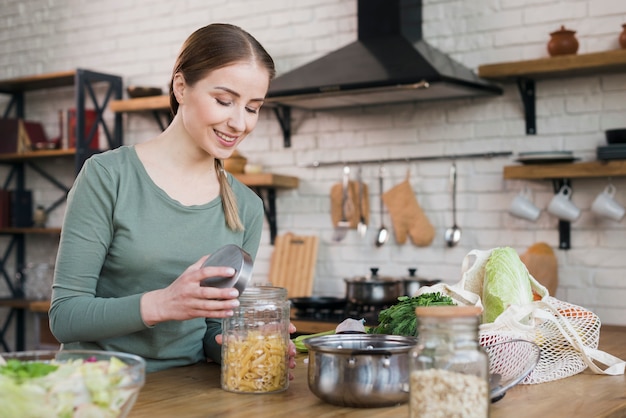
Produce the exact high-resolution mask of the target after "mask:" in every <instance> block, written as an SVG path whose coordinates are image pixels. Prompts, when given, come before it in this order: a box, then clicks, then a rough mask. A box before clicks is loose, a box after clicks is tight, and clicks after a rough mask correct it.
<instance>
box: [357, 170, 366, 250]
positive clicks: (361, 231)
mask: <svg viewBox="0 0 626 418" xmlns="http://www.w3.org/2000/svg"><path fill="white" fill-rule="evenodd" d="M361 171H362V170H361V167H359V171H358V178H357V181H358V187H359V200H358V202H359V223H358V225H357V227H356V229H357V231H358V233H359V235H360V236H361V238H363V237H365V234H367V222H366V220H365V213H364V209H365V208H364V207H363V206H364V199H365V195H364V193H363V191H364V190H363V188H364V184H363V179H362V176H361Z"/></svg>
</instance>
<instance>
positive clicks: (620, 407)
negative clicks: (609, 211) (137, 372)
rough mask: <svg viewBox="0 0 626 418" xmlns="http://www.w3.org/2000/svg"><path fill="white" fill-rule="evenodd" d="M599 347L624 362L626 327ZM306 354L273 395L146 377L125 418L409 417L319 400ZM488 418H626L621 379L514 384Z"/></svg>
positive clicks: (204, 369)
mask: <svg viewBox="0 0 626 418" xmlns="http://www.w3.org/2000/svg"><path fill="white" fill-rule="evenodd" d="M600 348H601V349H602V350H604V351H606V352H608V353H610V354H613V355H614V356H617V357H620V358H622V359H626V328H625V327H611V326H604V327H602V331H601V333H600ZM305 358H306V356H305V355H299V356H298V359H297V360H298V361H297V366H296V369H295V370H294V371H293V372H294V375H295V379H294V380H292V381H291V382H290V385H289V389H287V390H286V391H284V392H281V393H277V394H264V395H245V394H235V393H229V392H226V391H223V390H222V389H221V388H220V379H219V366H218V365H216V364H204V363H203V364H197V365H194V366H188V367H180V368H174V369H169V370H164V371H161V372H156V373H151V374H148V376H147V379H146V385H145V386H144V388H143V389H142V391H141V393H140V394H139V399H138V400H137V403H136V404H135V406H134V408H133V410H132V411H131V413H130V415H129V417H130V418H142V417H143V418H157V417H184V418H194V417H208V416H212V417H226V418H228V417H233V418H235V417H237V418H238V417H241V416H244V415H245V416H251V417H254V418H266V417H267V418H281V417H285V418H294V417H316V418H333V417H338V416H341V417H344V418H378V417H381V418H382V417H391V416H399V417H406V416H408V405H407V404H405V405H400V406H396V407H390V408H369V409H362V408H341V407H337V406H333V405H330V404H327V403H325V402H323V401H321V400H319V399H318V398H317V397H315V395H313V393H312V392H311V391H310V390H309V388H308V385H307V368H306V364H305V363H304V359H305ZM490 416H491V418H505V417H506V418H516V417H520V418H526V417H530V416H540V417H550V418H572V417H584V418H616V417H626V376H599V375H594V374H591V373H588V372H587V371H585V372H583V373H580V374H578V375H576V376H572V377H569V378H566V379H561V380H558V381H555V382H550V383H542V384H538V385H518V386H516V387H515V388H513V389H512V390H510V391H509V392H508V393H507V394H506V395H505V397H504V398H503V399H502V400H500V401H499V402H496V403H494V404H492V408H491V413H490Z"/></svg>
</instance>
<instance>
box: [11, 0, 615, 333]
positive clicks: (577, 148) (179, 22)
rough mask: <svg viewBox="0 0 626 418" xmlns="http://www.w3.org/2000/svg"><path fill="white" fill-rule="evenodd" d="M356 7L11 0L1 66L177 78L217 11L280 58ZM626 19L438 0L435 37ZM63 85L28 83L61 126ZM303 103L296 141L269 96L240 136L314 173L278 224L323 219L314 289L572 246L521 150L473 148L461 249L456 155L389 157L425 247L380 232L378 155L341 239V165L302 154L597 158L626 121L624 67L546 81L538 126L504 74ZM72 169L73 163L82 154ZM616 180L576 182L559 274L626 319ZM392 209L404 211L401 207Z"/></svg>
mask: <svg viewBox="0 0 626 418" xmlns="http://www.w3.org/2000/svg"><path fill="white" fill-rule="evenodd" d="M355 13H356V1H355V0H306V1H305V0H303V1H298V2H290V1H287V0H263V1H261V0H246V1H244V0H231V1H228V2H226V1H224V0H212V1H207V0H203V1H192V0H186V1H178V2H168V1H165V0H150V1H147V0H144V1H135V2H127V1H124V0H108V1H106V2H105V1H92V2H84V1H81V2H79V1H76V0H75V1H70V0H64V1H63V0H61V1H58V2H54V3H50V2H41V1H37V0H30V1H17V0H4V2H3V7H1V8H0V54H1V56H2V60H1V61H0V78H9V77H17V76H24V75H31V74H38V73H45V72H52V71H61V70H67V69H71V68H76V67H84V68H89V69H94V70H98V71H106V72H111V73H114V74H119V75H121V76H123V78H124V82H125V85H132V84H136V85H156V86H161V87H163V88H166V86H167V83H168V80H169V76H170V74H169V72H170V69H171V67H172V65H173V61H174V59H175V56H176V53H177V51H178V49H179V47H180V44H181V43H182V41H183V40H184V39H185V37H186V36H187V35H188V34H189V33H191V32H192V31H193V30H195V29H196V28H198V27H200V26H202V25H204V24H207V23H209V22H216V21H228V22H231V23H234V24H238V25H241V26H242V27H244V28H245V29H247V30H249V31H250V32H251V33H253V34H254V35H255V36H256V37H257V38H258V39H259V40H260V41H261V42H262V43H263V44H264V45H265V46H266V48H267V49H268V50H269V51H270V53H271V54H272V55H273V56H274V58H275V61H276V64H277V68H278V71H279V73H281V72H284V71H287V70H289V69H291V68H294V67H295V66H298V65H301V64H303V63H306V62H309V61H311V60H312V59H314V58H316V57H318V56H321V55H323V54H325V53H327V52H330V51H332V50H335V49H337V48H338V47H340V46H343V45H345V44H347V43H349V42H350V41H352V40H354V39H355V38H356V19H355ZM624 22H626V2H623V1H615V0H593V1H592V0H569V1H561V2H556V3H555V2H551V1H547V0H534V1H520V0H506V1H500V2H494V1H487V0H484V1H478V2H477V1H472V0H424V26H423V31H424V38H425V39H426V40H427V41H428V42H430V43H431V44H432V45H433V46H435V47H437V48H440V49H441V50H443V51H444V52H447V53H449V54H450V55H451V56H453V57H454V58H456V59H457V60H459V61H461V62H462V63H464V64H465V65H467V66H468V67H470V68H472V69H476V68H477V67H478V66H479V65H481V64H486V63H494V62H505V61H517V60H523V59H533V58H540V57H546V56H547V51H546V44H547V42H548V40H549V33H550V32H552V31H554V30H557V29H558V28H559V27H560V26H561V25H565V26H566V27H568V28H570V29H574V30H576V31H577V37H578V40H579V42H580V49H579V52H581V53H587V52H597V51H604V50H609V49H616V48H618V47H619V45H618V41H617V40H618V36H619V32H620V31H621V24H622V23H624ZM52 93H54V94H52ZM52 93H51V94H44V93H32V94H30V95H29V97H28V99H27V101H28V106H27V112H28V115H29V117H33V118H39V119H42V120H44V121H45V122H46V127H47V128H48V129H49V132H52V133H54V132H56V131H55V129H56V127H55V116H54V115H55V111H56V110H57V109H58V108H59V107H60V106H67V103H71V98H72V96H71V91H70V92H63V94H60V95H59V93H58V92H56V91H55V92H52ZM31 96H32V97H31ZM59 96H61V97H59ZM35 99H36V100H35ZM2 100H3V99H2V98H0V104H1V103H2V102H1V101H2ZM293 118H294V121H293V126H294V132H293V137H292V144H293V145H292V147H291V148H287V149H286V148H284V147H283V145H282V133H281V131H280V129H279V126H278V123H277V121H276V120H275V118H274V116H273V114H271V112H266V113H265V114H264V115H263V116H262V118H261V121H260V123H259V126H258V128H257V131H256V132H255V133H254V134H253V136H252V137H251V138H249V139H248V140H247V141H246V142H245V143H244V144H243V145H242V150H241V151H242V153H243V154H244V155H245V156H246V157H248V159H249V160H250V161H251V162H255V163H260V164H263V165H264V166H266V167H267V168H268V170H270V171H273V172H278V173H284V174H289V175H294V176H297V177H299V178H300V179H301V184H300V187H299V188H298V189H297V190H291V191H282V192H279V194H278V202H277V210H278V227H279V231H280V232H281V233H284V232H287V231H293V232H296V233H301V234H319V235H320V237H321V244H320V251H319V261H318V263H317V274H316V280H315V292H316V293H317V294H323V295H331V294H334V295H343V293H344V291H345V288H344V286H345V285H344V282H343V280H342V278H344V277H349V276H355V275H363V274H366V273H368V271H369V268H370V267H371V266H377V267H380V272H381V274H384V275H395V276H400V275H405V274H406V272H407V268H408V267H418V268H419V271H418V273H419V274H420V275H421V276H425V277H430V278H442V279H444V280H445V281H447V282H455V281H457V280H458V279H459V275H460V264H461V261H462V259H463V257H464V256H465V254H466V253H467V252H468V251H470V250H471V249H473V248H482V249H485V248H491V247H496V246H504V245H509V246H512V247H514V248H515V249H517V250H518V251H520V252H522V251H524V250H525V248H527V247H528V246H529V245H531V244H532V243H534V242H536V241H545V242H548V243H549V244H550V245H551V246H552V247H554V248H556V247H557V246H558V232H557V221H556V220H555V218H553V217H552V216H550V215H548V214H546V213H545V212H544V213H542V215H541V217H540V219H539V220H538V221H537V222H535V223H530V222H526V221H522V220H518V219H515V218H513V217H511V216H510V215H508V213H507V207H508V204H509V201H510V200H511V198H512V197H513V196H514V195H515V194H516V193H517V192H518V191H519V190H520V189H521V188H522V187H523V186H524V185H529V186H530V188H531V189H532V190H533V193H534V199H535V202H536V203H537V204H538V205H539V206H540V207H542V208H545V207H546V206H547V203H548V201H549V199H550V197H551V196H552V193H553V191H552V184H551V183H550V182H547V181H532V182H524V181H504V180H503V179H502V167H503V166H504V165H507V164H510V163H511V161H512V159H510V158H496V159H493V160H482V159H475V160H462V161H459V162H458V167H459V198H458V206H459V210H460V213H459V224H460V226H461V227H462V228H463V237H462V240H461V243H460V245H459V246H458V247H455V248H452V249H449V248H446V247H445V246H444V242H443V231H444V230H445V228H446V227H448V226H450V224H451V215H450V206H451V202H450V197H449V190H448V180H447V178H448V170H449V162H447V161H432V162H420V163H412V164H388V165H387V166H386V169H387V177H386V179H385V187H386V188H389V187H391V186H392V185H394V184H396V183H398V182H399V181H401V180H402V179H403V178H404V176H405V174H406V171H407V169H410V173H411V183H412V185H413V188H414V190H415V192H416V195H417V197H418V199H419V201H420V204H421V205H422V207H423V208H424V209H425V211H426V213H427V215H428V216H429V217H430V219H431V221H432V222H433V224H434V225H435V227H436V229H437V236H436V238H435V241H434V242H433V244H432V245H431V246H430V247H426V248H417V247H414V246H412V244H410V243H408V244H406V245H404V246H398V245H397V244H396V243H395V242H394V239H393V237H392V238H391V240H390V242H389V243H388V244H387V245H385V246H383V247H382V248H376V247H375V246H374V245H373V239H374V231H375V229H376V228H377V227H378V225H379V222H380V216H379V211H378V201H377V200H376V199H377V198H378V187H377V182H376V175H377V173H378V166H376V165H366V166H364V167H363V176H364V178H365V180H366V182H367V183H368V184H369V186H370V198H371V199H372V200H371V206H372V209H373V213H372V216H371V225H370V232H368V236H367V238H366V239H365V240H361V239H360V238H359V237H358V236H357V234H356V233H355V232H353V233H350V234H349V235H348V237H347V238H346V240H345V241H343V242H341V243H340V244H336V243H333V242H332V240H331V237H332V226H331V223H330V215H329V199H328V193H329V190H330V187H331V186H332V184H333V183H335V182H338V181H339V180H340V175H341V168H340V167H339V166H335V167H326V168H318V169H312V168H305V167H303V165H306V164H309V163H311V162H313V161H315V160H325V161H330V160H342V159H344V158H345V159H348V158H349V159H372V158H380V157H387V158H396V157H402V156H420V155H440V154H450V153H466V152H467V153H470V152H471V153H474V152H483V151H509V150H511V151H514V152H519V151H531V150H562V149H566V150H572V151H574V152H575V153H576V155H577V156H580V157H581V158H584V159H592V158H594V156H595V147H596V146H598V145H601V144H603V143H604V136H603V131H604V130H605V129H608V128H612V127H622V126H626V75H624V74H602V75H598V76H584V77H561V78H559V79H554V80H546V81H539V82H537V126H538V132H539V133H538V135H536V136H526V135H525V133H524V116H523V111H522V104H521V102H520V100H519V93H518V91H517V89H516V87H515V86H514V85H513V84H506V85H505V94H504V95H503V96H501V97H496V98H481V99H473V100H456V101H445V102H437V103H429V104H424V103H415V104H401V105H387V106H378V107H373V108H367V109H360V108H355V109H344V110H339V111H333V112H305V111H297V110H294V112H293ZM124 130H125V141H126V143H136V142H140V141H144V140H147V139H149V138H151V137H152V136H154V135H156V134H157V133H158V128H157V127H156V125H155V124H154V122H153V121H152V117H151V115H138V114H129V115H125V116H124ZM59 170H61V168H59ZM68 173H69V175H70V178H71V169H69V171H68ZM66 177H67V174H66ZM612 181H613V183H614V184H615V185H616V187H617V189H618V196H617V198H618V200H619V201H621V202H622V203H624V204H626V178H614V179H612ZM606 183H607V179H605V178H598V179H581V180H575V181H574V182H573V187H574V196H573V200H574V202H575V203H576V204H577V205H578V206H579V207H580V208H581V209H582V210H583V215H582V216H581V218H580V219H579V220H577V221H576V222H575V223H574V224H573V226H572V234H571V236H572V249H571V250H570V251H561V250H556V253H557V256H558V259H559V267H560V283H561V284H560V287H559V290H558V294H557V296H559V297H561V298H564V299H567V300H569V301H571V302H574V303H578V304H581V305H584V306H586V307H589V308H591V309H593V310H594V311H596V312H597V313H598V314H599V315H600V317H601V319H602V320H603V322H604V323H607V324H620V325H626V303H625V302H624V300H626V298H625V296H626V278H625V276H626V258H624V254H625V252H626V227H625V225H626V220H623V221H622V222H619V223H617V222H611V221H605V220H599V219H597V218H596V217H594V216H593V215H592V214H591V213H590V210H589V208H590V205H591V202H592V200H593V198H594V196H595V195H596V194H597V193H598V192H599V191H600V190H601V189H602V188H603V187H604V186H605V184H606ZM29 187H32V188H33V189H34V190H35V192H36V196H37V197H38V198H39V197H41V199H44V198H46V199H47V198H48V195H47V192H46V190H47V188H48V186H47V184H45V182H44V181H40V180H29ZM61 216H62V210H61V214H60V215H56V216H54V217H53V219H54V222H55V223H57V222H58V223H60V218H61ZM384 221H385V223H386V224H387V225H390V218H389V216H388V214H387V213H385V215H384ZM268 242H269V232H268V230H267V228H266V230H265V232H264V237H263V243H262V248H261V250H260V252H259V259H258V261H257V263H256V267H255V275H256V277H258V278H263V277H265V276H266V275H267V272H268V269H269V257H270V255H271V253H272V247H271V246H270V245H269V244H268ZM35 254H39V255H40V256H42V255H41V252H35Z"/></svg>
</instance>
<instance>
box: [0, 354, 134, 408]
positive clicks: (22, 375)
mask: <svg viewBox="0 0 626 418" xmlns="http://www.w3.org/2000/svg"><path fill="white" fill-rule="evenodd" d="M145 369H146V362H145V360H144V359H142V358H141V357H139V356H136V355H133V354H127V353H121V352H114V351H89V350H61V351H22V352H15V353H1V354H0V405H3V407H2V414H1V415H2V417H3V418H13V417H15V418H25V417H37V418H47V417H73V418H80V417H102V418H105V417H106V418H109V417H110V418H124V417H126V416H127V415H128V413H129V412H130V410H131V409H132V407H133V405H134V404H135V401H136V400H137V396H138V395H139V391H140V390H141V388H142V387H143V385H144V382H145V374H146V372H145Z"/></svg>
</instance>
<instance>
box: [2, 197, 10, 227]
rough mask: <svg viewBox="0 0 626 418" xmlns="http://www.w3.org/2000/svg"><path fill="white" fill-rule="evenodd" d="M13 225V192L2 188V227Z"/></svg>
mask: <svg viewBox="0 0 626 418" xmlns="http://www.w3.org/2000/svg"><path fill="white" fill-rule="evenodd" d="M10 226H11V192H10V191H8V190H4V189H0V228H8V227H10Z"/></svg>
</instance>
